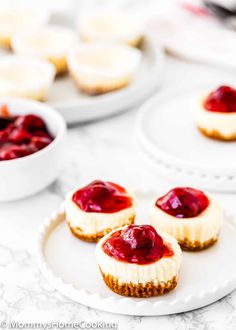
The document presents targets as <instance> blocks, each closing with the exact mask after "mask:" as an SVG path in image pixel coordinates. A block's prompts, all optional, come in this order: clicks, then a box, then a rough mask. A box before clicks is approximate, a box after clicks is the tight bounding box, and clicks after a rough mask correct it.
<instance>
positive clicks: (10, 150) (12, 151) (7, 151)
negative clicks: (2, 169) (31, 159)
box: [0, 144, 31, 160]
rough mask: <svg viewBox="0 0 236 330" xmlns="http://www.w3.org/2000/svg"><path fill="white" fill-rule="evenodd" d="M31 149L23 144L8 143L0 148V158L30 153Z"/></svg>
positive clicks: (5, 158)
mask: <svg viewBox="0 0 236 330" xmlns="http://www.w3.org/2000/svg"><path fill="white" fill-rule="evenodd" d="M30 154H31V151H30V149H28V148H27V147H26V146H25V145H22V146H18V145H14V144H12V145H9V146H6V147H3V148H2V149H0V160H10V159H16V158H20V157H24V156H27V155H30Z"/></svg>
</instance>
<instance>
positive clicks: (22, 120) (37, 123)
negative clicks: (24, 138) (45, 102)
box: [15, 114, 45, 131]
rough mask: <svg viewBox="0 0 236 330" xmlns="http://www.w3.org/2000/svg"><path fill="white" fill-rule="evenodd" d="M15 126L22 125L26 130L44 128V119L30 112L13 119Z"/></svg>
mask: <svg viewBox="0 0 236 330" xmlns="http://www.w3.org/2000/svg"><path fill="white" fill-rule="evenodd" d="M15 126H16V127H23V128H25V129H26V130H28V131H31V130H35V129H43V130H45V123H44V121H43V120H42V119H41V118H40V117H38V116H36V115H31V114H29V115H25V116H19V117H18V118H17V119H16V121H15Z"/></svg>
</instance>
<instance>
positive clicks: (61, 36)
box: [12, 25, 78, 74]
mask: <svg viewBox="0 0 236 330" xmlns="http://www.w3.org/2000/svg"><path fill="white" fill-rule="evenodd" d="M77 44H78V38H77V35H76V34H75V32H74V31H73V30H71V29H69V28H67V27H64V26H58V25H45V26H42V27H38V28H35V29H30V30H29V31H25V32H23V33H19V34H16V35H15V37H14V38H13V42H12V47H13V50H14V51H15V52H16V53H17V54H20V55H26V56H32V57H39V58H42V59H45V60H48V61H49V62H51V63H52V64H53V65H54V66H55V68H56V72H57V74H62V73H65V72H66V71H67V54H68V53H69V52H70V50H71V49H73V47H75V46H76V45H77Z"/></svg>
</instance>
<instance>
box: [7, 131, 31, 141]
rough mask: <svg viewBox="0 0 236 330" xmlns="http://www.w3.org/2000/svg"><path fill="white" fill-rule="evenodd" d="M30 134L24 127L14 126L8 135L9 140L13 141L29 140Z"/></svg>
mask: <svg viewBox="0 0 236 330" xmlns="http://www.w3.org/2000/svg"><path fill="white" fill-rule="evenodd" d="M31 136H32V134H30V133H29V132H27V131H26V130H25V129H24V128H15V129H13V130H12V132H11V133H10V135H9V140H10V141H11V142H13V143H23V142H29V141H30V139H31Z"/></svg>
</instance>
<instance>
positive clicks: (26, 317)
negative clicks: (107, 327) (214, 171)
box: [0, 58, 236, 330]
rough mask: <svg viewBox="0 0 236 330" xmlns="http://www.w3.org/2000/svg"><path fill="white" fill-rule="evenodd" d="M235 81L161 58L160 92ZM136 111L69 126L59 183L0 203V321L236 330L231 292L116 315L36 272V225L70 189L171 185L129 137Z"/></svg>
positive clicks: (228, 199)
mask: <svg viewBox="0 0 236 330" xmlns="http://www.w3.org/2000/svg"><path fill="white" fill-rule="evenodd" d="M234 76H235V74H234V73H232V72H229V71H226V70H223V69H215V68H209V67H205V66H202V65H197V64H190V63H185V62H182V61H180V60H176V59H172V58H168V59H167V65H166V72H165V76H164V78H163V87H162V89H163V90H165V89H167V88H174V87H176V86H178V87H180V86H182V87H183V88H184V87H185V86H192V85H194V84H205V83H206V82H216V81H219V82H234V83H235V80H236V78H235V77H234ZM136 113H137V109H132V110H130V111H129V112H126V113H124V114H122V115H119V116H113V117H111V118H108V119H106V120H103V121H99V122H94V123H89V124H85V125H78V126H74V127H71V128H70V129H69V132H68V137H67V149H66V154H65V166H64V170H63V172H62V173H61V176H60V177H59V178H58V180H57V181H56V182H55V183H53V184H52V185H51V186H50V187H48V188H47V189H45V190H44V191H42V192H41V193H39V194H37V195H35V196H33V197H31V198H28V199H24V200H20V201H16V202H11V203H1V204H0V323H1V322H2V321H7V320H9V319H11V320H12V319H13V320H19V321H22V322H39V321H40V322H49V321H55V320H56V321H61V322H69V321H78V320H87V321H97V320H103V321H106V322H117V324H118V329H122V330H123V329H124V330H128V329H143V328H148V329H150V330H151V329H161V330H164V329H168V330H172V329H173V330H174V329H175V330H178V329H188V330H189V329H194V330H196V329H202V330H207V329H229V330H230V329H232V330H233V329H235V328H236V311H235V307H236V293H235V292H233V293H231V294H230V295H228V296H227V297H225V298H223V299H221V300H220V301H218V302H216V303H214V304H212V305H210V306H207V307H204V308H201V309H198V310H195V311H192V312H187V313H182V314H178V315H170V316H162V317H132V316H123V315H115V314H110V313H105V312H101V311H98V310H95V309H91V308H89V307H86V306H82V305H80V304H78V303H75V302H73V301H71V300H69V299H67V298H65V297H64V296H62V295H61V294H59V293H58V292H57V291H56V290H54V288H53V287H51V286H50V285H49V284H48V282H47V281H46V280H45V279H44V277H43V276H42V275H41V273H40V271H39V269H38V267H37V264H36V260H35V242H36V237H37V233H38V229H39V226H40V225H41V223H42V221H43V220H44V218H45V217H46V216H48V215H49V214H50V213H51V212H52V211H54V210H55V209H57V208H58V206H59V205H60V203H61V201H62V200H63V198H64V195H65V193H66V192H67V191H68V190H69V189H71V188H72V187H74V186H75V185H79V184H81V183H84V182H88V181H89V180H91V179H95V178H101V179H110V180H113V181H115V182H116V181H117V182H120V183H121V184H124V185H129V186H131V187H134V189H141V190H142V189H145V190H147V189H151V190H154V189H156V190H157V189H158V190H159V189H166V188H168V187H170V186H171V182H168V181H166V180H165V179H163V178H159V177H158V174H157V173H153V172H151V171H150V170H149V168H148V166H147V164H146V161H145V160H144V159H143V156H142V155H141V154H140V153H139V152H138V150H137V148H136V145H135V139H134V135H133V132H134V124H135V116H136ZM170 134H171V133H170ZM170 138H172V137H171V136H170ZM173 143H174V139H173ZM42 170H46V169H42ZM219 197H220V198H221V200H222V203H223V204H224V206H225V207H227V208H230V209H231V210H234V205H235V199H236V196H235V195H233V194H227V195H226V194H225V195H223V194H222V195H220V196H219ZM231 252H233V251H231ZM206 275H207V274H206Z"/></svg>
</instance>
